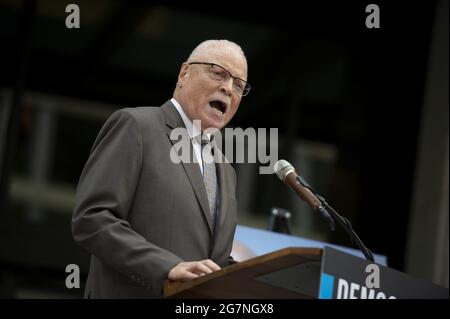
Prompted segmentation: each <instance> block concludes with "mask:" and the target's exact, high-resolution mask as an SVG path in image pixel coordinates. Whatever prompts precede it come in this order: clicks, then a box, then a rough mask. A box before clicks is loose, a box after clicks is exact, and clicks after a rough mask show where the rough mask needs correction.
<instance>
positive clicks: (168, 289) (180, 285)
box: [164, 247, 323, 298]
mask: <svg viewBox="0 0 450 319" xmlns="http://www.w3.org/2000/svg"><path fill="white" fill-rule="evenodd" d="M322 252H323V250H322V249H321V248H302V247H287V248H283V249H280V250H277V251H274V252H271V253H268V254H265V255H261V256H258V257H255V258H252V259H249V260H246V261H243V262H238V263H236V264H233V265H230V266H227V267H224V268H222V269H221V270H218V271H215V272H212V273H210V274H208V275H205V276H201V277H198V278H196V279H193V280H191V281H187V282H175V281H171V280H169V279H166V280H165V281H164V296H165V297H166V298H170V297H171V296H173V295H176V294H178V293H180V292H182V291H184V290H187V289H191V288H193V287H196V286H198V285H201V284H204V283H205V282H208V281H210V280H214V279H216V278H218V277H221V276H224V275H227V274H230V273H233V272H236V271H240V270H242V269H246V268H250V267H253V266H256V265H258V264H260V263H264V262H268V261H271V260H275V259H278V258H281V257H283V256H287V255H309V256H311V257H312V258H313V257H320V256H321V255H322Z"/></svg>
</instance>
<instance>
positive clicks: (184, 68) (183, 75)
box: [178, 62, 189, 86]
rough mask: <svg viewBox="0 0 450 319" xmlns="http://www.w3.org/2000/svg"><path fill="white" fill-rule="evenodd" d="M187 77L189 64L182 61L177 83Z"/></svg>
mask: <svg viewBox="0 0 450 319" xmlns="http://www.w3.org/2000/svg"><path fill="white" fill-rule="evenodd" d="M188 78H189V64H187V63H186V62H184V63H183V64H182V65H181V69H180V73H179V74H178V85H179V86H181V85H183V83H184V82H185V81H186V80H187V79H188Z"/></svg>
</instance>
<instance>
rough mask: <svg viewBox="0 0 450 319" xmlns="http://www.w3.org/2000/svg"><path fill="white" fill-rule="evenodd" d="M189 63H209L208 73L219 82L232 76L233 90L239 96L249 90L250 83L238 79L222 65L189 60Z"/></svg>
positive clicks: (206, 63) (244, 94) (207, 63)
mask: <svg viewBox="0 0 450 319" xmlns="http://www.w3.org/2000/svg"><path fill="white" fill-rule="evenodd" d="M191 64H204V65H209V66H210V69H209V75H210V76H211V78H212V79H214V80H216V81H219V82H226V81H228V80H229V79H230V78H233V90H234V92H236V94H238V95H240V96H246V95H247V94H248V92H250V84H248V83H247V82H246V81H244V80H242V79H239V78H237V77H235V76H233V75H231V73H230V71H228V70H227V69H225V68H224V67H222V66H220V65H218V64H215V63H209V62H190V63H189V65H191Z"/></svg>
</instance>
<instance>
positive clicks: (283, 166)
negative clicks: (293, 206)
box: [273, 160, 334, 231]
mask: <svg viewBox="0 0 450 319" xmlns="http://www.w3.org/2000/svg"><path fill="white" fill-rule="evenodd" d="M273 169H274V171H275V173H276V174H277V176H278V178H279V179H280V180H281V181H283V182H284V183H285V184H287V185H288V186H290V187H291V188H292V189H293V190H294V191H295V192H296V193H297V194H298V195H299V196H300V198H301V199H303V200H304V201H305V202H306V203H307V204H308V205H309V206H310V207H311V208H312V209H313V210H318V211H319V212H320V214H321V215H322V217H323V218H324V219H325V220H326V221H327V222H328V224H329V225H330V228H331V230H333V231H334V219H333V218H332V217H331V216H330V214H329V213H328V212H327V210H326V209H325V208H324V207H323V205H322V202H321V201H320V200H319V198H317V196H316V195H314V194H313V192H312V191H311V190H310V188H311V187H310V186H309V185H308V184H307V183H306V181H305V180H304V179H303V178H302V177H301V176H299V175H298V174H297V172H296V171H295V168H294V167H293V166H292V165H291V164H290V163H289V162H288V161H285V160H278V161H277V162H276V163H275V165H274V167H273Z"/></svg>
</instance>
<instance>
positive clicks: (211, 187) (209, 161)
mask: <svg viewBox="0 0 450 319" xmlns="http://www.w3.org/2000/svg"><path fill="white" fill-rule="evenodd" d="M202 161H203V182H204V183H205V188H206V194H207V195H208V204H209V210H210V212H211V219H212V222H213V226H215V220H216V209H217V175H216V165H215V163H214V157H213V154H212V152H211V144H210V142H209V139H208V137H207V136H206V135H203V134H202Z"/></svg>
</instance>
